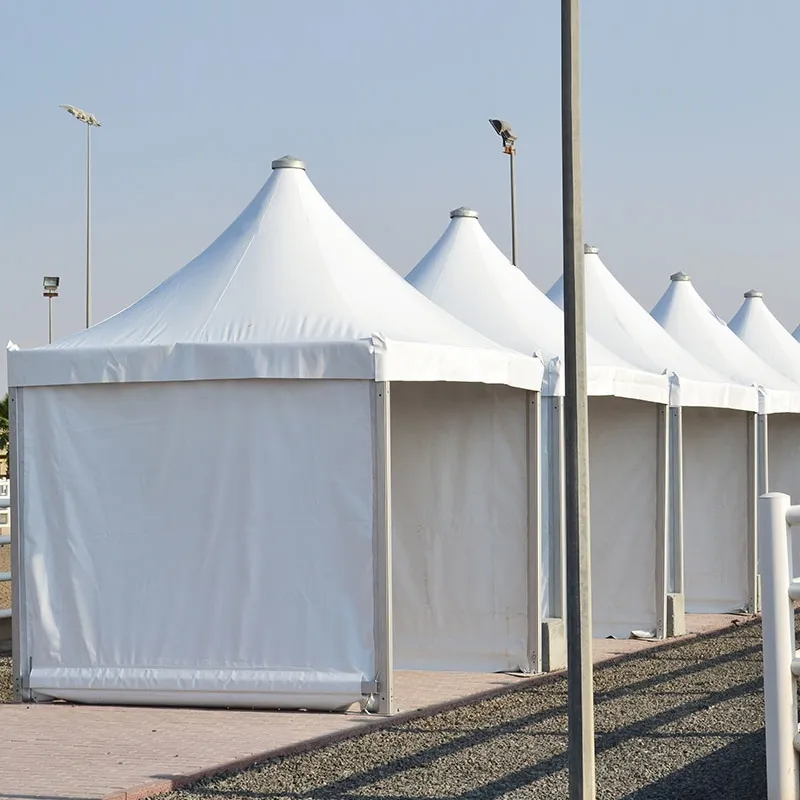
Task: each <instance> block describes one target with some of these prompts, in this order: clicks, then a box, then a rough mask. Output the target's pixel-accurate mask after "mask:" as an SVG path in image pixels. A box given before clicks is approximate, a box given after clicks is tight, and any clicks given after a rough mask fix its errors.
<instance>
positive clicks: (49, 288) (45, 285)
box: [42, 275, 61, 297]
mask: <svg viewBox="0 0 800 800" xmlns="http://www.w3.org/2000/svg"><path fill="white" fill-rule="evenodd" d="M59 283H61V278H59V277H58V276H57V275H46V276H45V278H44V280H43V281H42V296H43V297H58V285H59Z"/></svg>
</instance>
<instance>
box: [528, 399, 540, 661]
mask: <svg viewBox="0 0 800 800" xmlns="http://www.w3.org/2000/svg"><path fill="white" fill-rule="evenodd" d="M526 406H527V413H526V416H527V437H526V439H527V441H526V447H527V472H528V669H529V670H530V671H531V672H534V673H539V672H541V671H542V497H541V483H540V481H541V441H542V429H541V394H540V393H539V392H533V391H530V392H526Z"/></svg>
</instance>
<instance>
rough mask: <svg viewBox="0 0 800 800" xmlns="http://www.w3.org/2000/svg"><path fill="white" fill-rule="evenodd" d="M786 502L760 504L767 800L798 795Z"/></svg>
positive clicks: (782, 498) (773, 496)
mask: <svg viewBox="0 0 800 800" xmlns="http://www.w3.org/2000/svg"><path fill="white" fill-rule="evenodd" d="M789 503H790V501H789V495H787V494H782V493H779V492H774V493H770V494H765V495H762V496H761V497H760V498H759V500H758V527H759V531H758V533H759V536H758V541H759V550H760V552H759V556H760V558H759V563H760V565H761V574H762V576H763V583H762V597H761V603H762V627H763V635H764V644H763V649H764V707H765V714H764V716H765V731H766V739H767V798H768V800H797V798H799V797H800V789H799V788H798V781H797V754H796V752H795V749H794V737H795V734H796V733H797V696H796V689H795V680H794V678H793V676H792V661H793V659H794V654H795V634H794V606H793V603H792V600H791V598H790V597H789V583H790V581H791V572H790V570H789V552H788V527H787V521H786V513H787V511H788V510H789Z"/></svg>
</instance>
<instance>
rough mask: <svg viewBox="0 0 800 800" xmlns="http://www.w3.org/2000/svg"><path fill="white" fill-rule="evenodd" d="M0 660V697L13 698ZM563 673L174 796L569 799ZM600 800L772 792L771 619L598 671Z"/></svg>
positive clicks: (713, 798)
mask: <svg viewBox="0 0 800 800" xmlns="http://www.w3.org/2000/svg"><path fill="white" fill-rule="evenodd" d="M10 680H11V675H10V659H8V658H3V657H0V699H2V700H8V699H9V695H10V688H11V686H10ZM566 690H567V686H566V680H565V678H563V677H555V678H549V679H545V680H544V681H543V682H541V683H538V684H537V685H535V686H534V687H532V688H527V689H524V690H520V691H517V692H513V693H511V694H507V695H505V696H502V697H498V698H495V699H493V700H488V701H484V702H481V703H477V704H475V705H471V706H466V707H464V708H461V709H457V710H454V711H449V712H447V713H444V714H439V715H437V716H434V717H431V718H429V719H423V720H415V721H413V722H409V723H406V724H404V725H400V726H398V727H396V728H391V729H388V730H384V731H375V732H373V733H368V734H366V735H364V736H361V737H360V738H358V739H351V740H348V741H345V742H342V743H339V744H336V745H332V746H330V747H327V748H325V749H323V750H318V751H316V752H313V753H307V754H303V755H296V756H291V757H287V758H283V759H276V760H274V761H271V762H268V763H266V764H263V765H259V766H257V767H253V768H251V769H249V770H246V771H244V772H240V773H236V774H233V775H228V776H224V777H218V778H213V779H208V780H205V781H202V782H200V783H198V784H196V785H195V786H193V787H190V788H188V789H186V790H183V791H179V792H174V793H172V794H169V795H164V796H163V797H164V800H215V799H216V798H219V799H220V800H254V799H255V798H280V799H281V800H351V799H352V800H423V798H424V799H430V800H446V799H449V798H458V800H499V798H509V799H511V798H513V799H514V800H517V799H518V798H559V797H566V796H567V771H566V745H567V738H566V731H567V720H566V713H565V711H566V709H565V702H566ZM595 702H596V707H595V727H596V734H597V737H596V752H597V784H598V786H597V797H598V800H678V799H680V800H723V799H724V800H762V798H764V797H766V777H765V765H764V731H763V725H764V719H763V717H764V705H763V694H762V667H761V626H760V623H759V620H757V619H756V620H753V621H751V622H746V623H743V624H741V625H738V626H736V625H732V626H731V627H730V628H728V629H727V630H725V631H723V632H721V633H719V634H713V635H710V636H706V637H702V638H698V639H694V640H682V641H678V642H676V643H675V644H672V645H667V646H664V647H659V648H655V649H653V650H645V651H642V652H641V653H638V654H636V655H634V656H629V657H627V658H625V659H624V660H622V661H619V662H616V663H611V664H605V665H600V666H598V667H597V668H596V671H595Z"/></svg>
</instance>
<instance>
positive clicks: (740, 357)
mask: <svg viewBox="0 0 800 800" xmlns="http://www.w3.org/2000/svg"><path fill="white" fill-rule="evenodd" d="M651 313H652V315H653V318H654V319H655V320H656V321H657V322H658V323H659V324H660V325H661V326H663V328H664V329H665V330H666V331H667V332H668V333H669V334H670V335H671V336H673V337H674V338H675V339H676V340H677V341H678V342H680V344H682V345H683V346H684V347H685V348H686V349H687V350H689V352H691V353H692V355H694V356H695V357H696V358H698V359H699V360H701V361H703V363H705V364H709V365H710V364H713V365H714V368H715V369H716V370H717V371H718V372H722V373H723V374H724V375H726V376H728V377H729V378H730V380H732V381H736V382H737V383H741V384H744V385H751V384H754V385H757V386H759V387H762V388H763V390H764V401H765V402H764V404H763V405H762V407H761V408H760V410H761V411H763V412H766V413H769V412H781V411H783V412H797V411H800V386H798V385H797V384H795V383H794V382H793V381H791V380H790V379H789V378H787V377H786V376H784V375H781V374H780V373H779V372H778V371H777V370H774V369H773V368H772V367H770V366H769V365H768V364H766V363H765V362H764V361H763V360H762V359H761V358H759V356H758V355H756V353H754V352H753V351H752V350H751V349H750V348H749V347H748V346H747V345H746V344H745V343H744V342H743V341H742V340H741V339H739V337H738V336H737V335H736V334H735V333H734V332H733V331H732V330H731V329H730V328H729V327H728V326H727V325H726V324H725V321H724V320H722V319H721V318H720V317H718V316H717V315H716V314H715V313H714V312H713V311H712V310H711V308H710V307H709V306H708V305H707V304H706V302H705V301H704V300H703V298H702V297H701V296H700V294H699V293H698V292H697V290H696V289H695V288H694V286H693V285H692V282H691V280H689V276H688V275H685V274H684V273H682V272H677V273H675V274H674V275H673V276H672V279H671V280H670V285H669V287H668V289H667V291H666V292H664V294H663V295H662V297H661V299H660V300H659V301H658V303H656V305H655V306H654V307H653V310H652V312H651Z"/></svg>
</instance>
